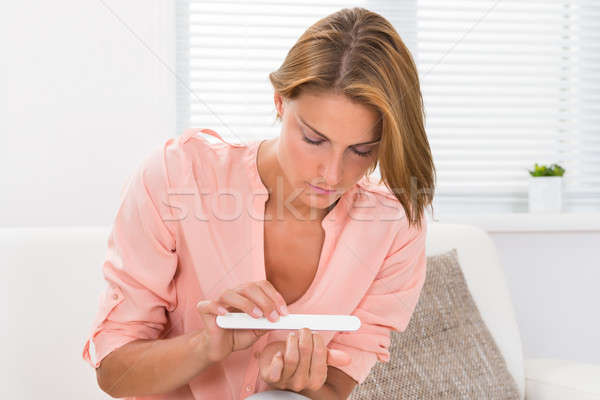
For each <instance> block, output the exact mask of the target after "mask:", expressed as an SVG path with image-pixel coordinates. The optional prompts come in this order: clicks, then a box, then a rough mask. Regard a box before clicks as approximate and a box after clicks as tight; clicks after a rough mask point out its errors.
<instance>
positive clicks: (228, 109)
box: [176, 0, 417, 143]
mask: <svg viewBox="0 0 600 400" xmlns="http://www.w3.org/2000/svg"><path fill="white" fill-rule="evenodd" d="M354 6H359V7H364V8H367V9H369V10H372V11H375V12H378V13H380V14H381V15H383V16H384V17H385V18H387V19H388V20H389V21H390V22H391V23H392V24H393V25H394V26H395V28H396V29H397V30H398V32H399V33H400V35H401V36H402V38H403V40H404V42H405V44H406V45H407V47H409V49H410V50H411V51H413V52H414V51H415V50H416V13H417V11H416V3H415V1H414V0H411V1H399V2H398V1H346V0H323V1H294V2H286V1H276V0H273V1H178V3H177V12H176V15H177V17H176V18H177V21H176V26H177V46H176V49H177V55H176V60H177V74H178V76H179V77H180V79H179V84H178V87H177V132H178V133H181V132H182V130H183V129H185V128H187V127H190V126H192V127H205V128H210V129H213V130H215V131H217V132H219V134H220V135H222V136H223V138H224V139H225V140H228V141H231V142H237V143H240V142H248V141H253V140H259V139H267V138H270V137H274V136H277V135H278V134H279V129H280V126H279V124H278V123H275V122H274V120H275V116H276V109H275V105H274V103H273V88H272V86H271V84H270V82H269V79H268V74H269V73H270V72H271V71H274V70H275V69H277V68H278V67H279V66H280V65H281V63H282V62H283V60H284V59H285V56H286V54H287V52H288V50H289V49H290V48H291V47H292V46H293V44H294V43H295V42H296V40H297V39H298V38H299V37H300V35H301V34H302V33H303V32H304V31H305V30H306V29H307V28H308V27H309V26H310V25H312V24H313V23H315V22H317V21H318V20H319V19H321V18H323V17H325V16H327V15H329V14H330V13H333V12H335V11H337V10H339V9H342V8H351V7H354ZM207 140H209V141H214V139H212V138H211V137H208V138H207Z"/></svg>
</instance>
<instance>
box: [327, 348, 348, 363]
mask: <svg viewBox="0 0 600 400" xmlns="http://www.w3.org/2000/svg"><path fill="white" fill-rule="evenodd" d="M351 362H352V357H350V355H349V354H348V353H346V352H345V351H342V350H337V349H328V351H327V364H329V365H331V366H333V367H344V366H346V365H349V364H350V363H351Z"/></svg>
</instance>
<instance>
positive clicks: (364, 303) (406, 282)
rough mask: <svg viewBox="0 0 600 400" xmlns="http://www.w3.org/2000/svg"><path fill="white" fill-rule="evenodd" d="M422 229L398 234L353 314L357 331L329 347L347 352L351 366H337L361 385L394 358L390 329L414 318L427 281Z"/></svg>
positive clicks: (338, 337) (424, 226)
mask: <svg viewBox="0 0 600 400" xmlns="http://www.w3.org/2000/svg"><path fill="white" fill-rule="evenodd" d="M426 233H427V222H426V221H425V219H423V223H422V228H421V229H420V230H419V229H417V228H416V227H411V228H410V229H404V230H402V231H401V232H398V233H397V234H396V237H395V238H394V241H393V244H392V247H391V249H390V250H389V252H388V254H387V255H386V257H385V258H384V261H383V264H382V265H381V267H380V269H379V272H378V274H377V276H376V277H375V279H374V280H373V282H372V284H371V286H370V287H369V289H368V291H367V293H366V295H365V296H364V297H363V299H362V300H361V302H360V303H359V305H358V306H357V308H356V309H355V311H354V312H353V313H352V315H356V316H357V317H359V318H360V320H361V327H360V329H358V330H357V331H354V332H338V333H336V334H335V335H334V336H333V338H332V339H331V341H330V342H329V344H328V348H331V349H338V350H343V351H345V352H346V353H348V354H349V355H350V356H351V357H352V362H351V364H349V365H347V366H345V367H337V368H339V369H340V370H342V371H344V372H345V373H346V374H347V375H349V376H350V377H351V378H353V379H354V380H355V381H356V382H358V383H359V384H360V383H362V382H363V381H364V380H365V379H366V378H367V376H368V375H369V372H370V371H371V368H372V367H373V366H374V365H375V363H376V362H377V361H378V360H379V361H384V362H387V361H389V358H390V353H389V351H388V348H389V345H390V330H392V329H394V330H396V331H399V332H403V331H404V330H405V329H406V327H407V326H408V323H409V321H410V318H411V316H412V313H413V311H414V309H415V307H416V305H417V302H418V300H419V295H420V293H421V289H422V287H423V284H424V282H425V275H426V263H427V258H426V255H425V236H426Z"/></svg>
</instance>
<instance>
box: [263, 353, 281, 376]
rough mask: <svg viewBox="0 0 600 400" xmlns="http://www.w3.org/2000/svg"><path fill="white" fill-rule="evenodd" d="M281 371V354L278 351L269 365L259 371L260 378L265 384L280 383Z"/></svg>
mask: <svg viewBox="0 0 600 400" xmlns="http://www.w3.org/2000/svg"><path fill="white" fill-rule="evenodd" d="M282 369H283V360H282V356H281V352H280V351H278V352H277V353H276V354H275V355H273V358H272V359H271V362H270V363H269V365H267V366H266V367H265V368H263V369H261V371H260V376H261V378H262V379H263V380H264V381H265V382H266V383H276V382H279V381H280V378H281V371H282Z"/></svg>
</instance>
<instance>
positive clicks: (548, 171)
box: [528, 163, 565, 176]
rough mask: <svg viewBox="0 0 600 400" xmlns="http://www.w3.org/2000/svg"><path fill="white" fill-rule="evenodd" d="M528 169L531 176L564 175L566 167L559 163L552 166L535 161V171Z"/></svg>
mask: <svg viewBox="0 0 600 400" xmlns="http://www.w3.org/2000/svg"><path fill="white" fill-rule="evenodd" d="M528 171H529V175H531V176H563V174H564V173H565V169H564V168H562V167H561V166H560V165H558V164H550V166H546V165H538V163H535V166H534V167H533V171H532V170H528Z"/></svg>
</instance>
